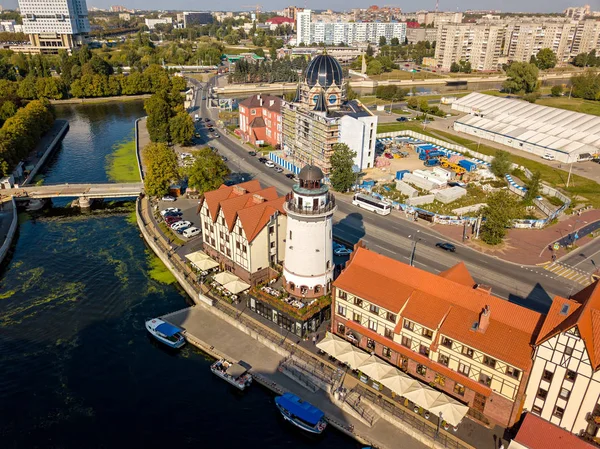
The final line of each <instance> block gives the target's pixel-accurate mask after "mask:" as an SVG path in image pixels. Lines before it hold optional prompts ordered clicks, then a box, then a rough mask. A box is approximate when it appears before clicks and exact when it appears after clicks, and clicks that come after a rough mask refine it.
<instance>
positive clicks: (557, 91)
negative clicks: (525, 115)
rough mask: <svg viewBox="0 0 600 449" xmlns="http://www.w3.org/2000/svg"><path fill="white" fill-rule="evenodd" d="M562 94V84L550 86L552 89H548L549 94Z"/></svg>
mask: <svg viewBox="0 0 600 449" xmlns="http://www.w3.org/2000/svg"><path fill="white" fill-rule="evenodd" d="M562 94H563V87H562V86H560V85H559V86H552V89H550V95H552V96H553V97H560V96H561V95H562Z"/></svg>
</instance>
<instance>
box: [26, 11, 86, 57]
mask: <svg viewBox="0 0 600 449" xmlns="http://www.w3.org/2000/svg"><path fill="white" fill-rule="evenodd" d="M19 9H20V12H21V17H22V18H23V32H24V33H26V34H29V39H30V41H31V45H32V47H35V48H36V49H39V51H40V52H42V53H58V50H60V49H68V50H70V49H72V48H74V47H77V46H80V45H82V44H83V43H84V42H85V37H86V35H87V34H88V33H89V32H90V23H89V20H88V10H87V5H86V2H85V0H46V1H39V0H19Z"/></svg>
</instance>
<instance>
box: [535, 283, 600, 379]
mask: <svg viewBox="0 0 600 449" xmlns="http://www.w3.org/2000/svg"><path fill="white" fill-rule="evenodd" d="M567 306H568V309H567V310H566V313H561V312H562V311H563V307H565V308H567ZM573 326H577V330H578V331H579V335H580V336H581V339H582V340H583V342H584V343H585V349H586V351H587V353H588V357H589V359H590V364H591V365H592V368H593V369H594V371H596V370H597V369H598V368H600V282H599V281H596V282H594V283H593V284H591V285H589V286H587V287H586V288H584V289H583V290H581V291H580V292H578V293H576V294H575V295H573V296H571V298H570V299H566V298H562V297H560V296H556V297H555V298H554V299H553V300H552V306H551V307H550V311H549V312H548V317H547V318H546V322H545V323H544V326H543V327H542V330H541V332H540V335H539V337H538V339H537V341H536V344H538V345H539V344H541V343H543V342H545V341H547V340H549V339H550V338H552V337H554V336H555V335H557V334H559V333H561V332H564V331H567V330H569V329H570V328H572V327H573Z"/></svg>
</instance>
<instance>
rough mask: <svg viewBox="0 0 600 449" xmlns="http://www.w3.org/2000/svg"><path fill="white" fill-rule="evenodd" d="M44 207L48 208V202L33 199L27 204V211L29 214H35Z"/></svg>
mask: <svg viewBox="0 0 600 449" xmlns="http://www.w3.org/2000/svg"><path fill="white" fill-rule="evenodd" d="M44 206H46V200H44V199H38V198H33V199H31V200H29V202H28V203H27V206H25V210H26V211H27V212H33V211H36V210H40V209H43V208H44Z"/></svg>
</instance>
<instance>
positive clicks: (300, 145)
mask: <svg viewBox="0 0 600 449" xmlns="http://www.w3.org/2000/svg"><path fill="white" fill-rule="evenodd" d="M376 132H377V116H375V115H373V114H372V113H371V112H370V111H369V110H368V109H367V108H365V107H364V106H363V105H362V104H361V103H360V102H358V101H356V100H353V101H346V86H345V83H344V75H343V71H342V67H341V66H340V64H339V62H338V61H337V60H336V59H335V58H334V57H332V56H329V55H326V54H325V55H318V56H316V57H315V58H313V59H312V61H311V62H310V64H309V65H308V67H307V69H306V72H305V73H304V77H303V80H302V81H301V82H300V83H299V84H298V88H297V91H296V97H295V98H294V101H292V102H289V103H288V102H285V103H284V104H283V152H284V154H285V155H286V157H287V158H288V160H290V161H291V162H292V164H293V165H294V166H296V167H303V166H305V165H316V166H317V167H319V168H320V169H321V170H322V171H323V173H324V174H325V176H328V175H329V173H330V171H331V161H330V159H331V156H332V154H333V151H334V145H335V144H336V143H345V144H346V145H348V146H349V147H350V148H351V149H352V150H353V151H355V152H356V157H355V160H354V163H355V164H356V165H357V166H358V167H359V168H361V169H363V168H370V167H373V166H374V161H375V140H376V139H375V135H376Z"/></svg>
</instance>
